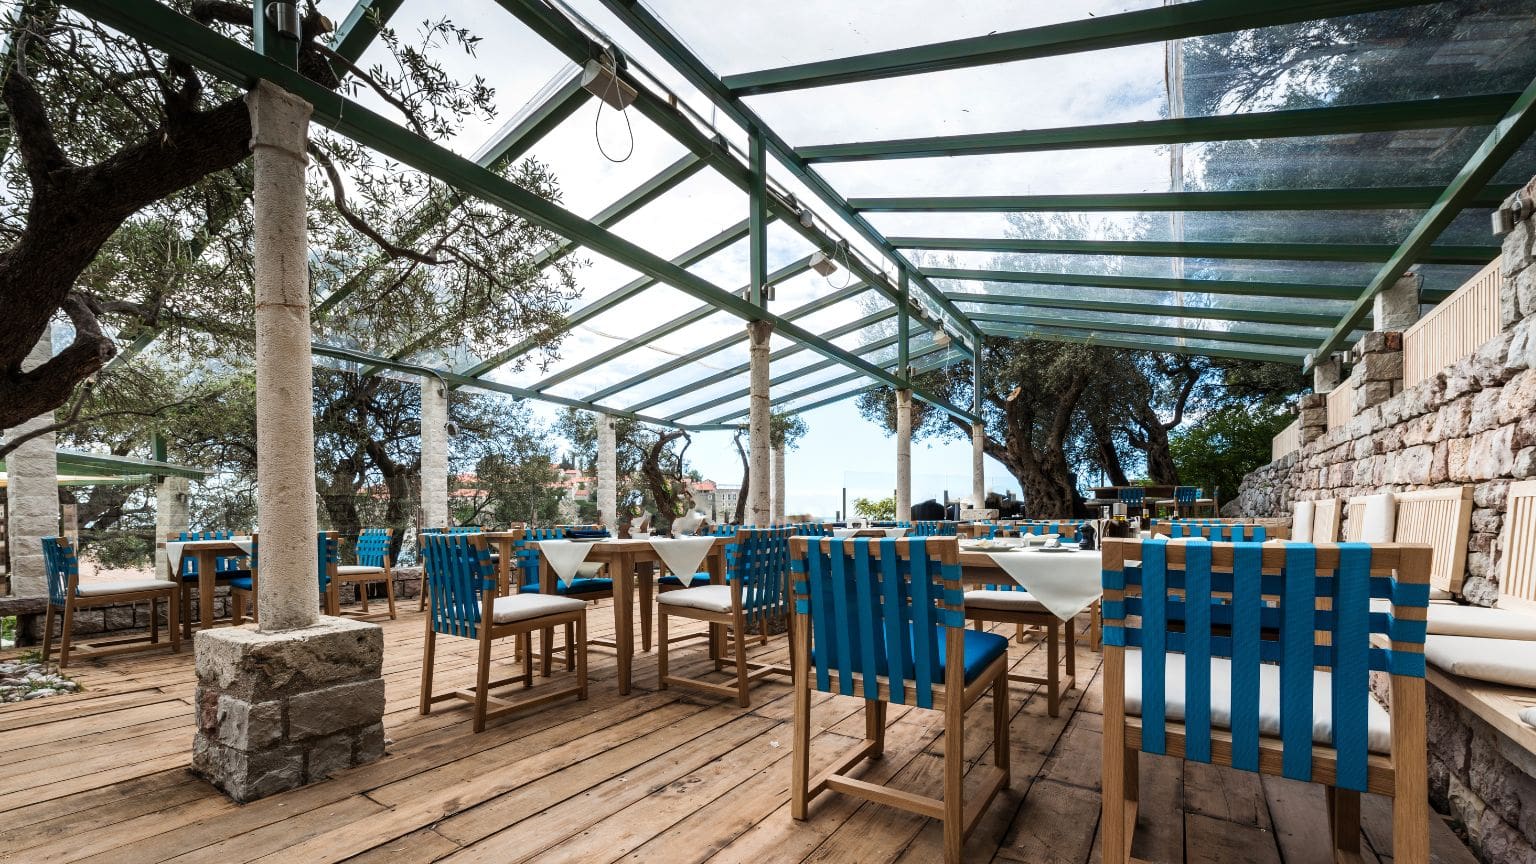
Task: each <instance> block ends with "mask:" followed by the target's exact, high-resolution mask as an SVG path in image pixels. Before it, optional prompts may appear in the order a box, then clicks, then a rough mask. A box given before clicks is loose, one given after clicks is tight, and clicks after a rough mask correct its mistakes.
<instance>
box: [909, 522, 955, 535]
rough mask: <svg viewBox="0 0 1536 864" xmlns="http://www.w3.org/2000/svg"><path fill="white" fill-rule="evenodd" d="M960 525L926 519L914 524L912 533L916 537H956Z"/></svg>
mask: <svg viewBox="0 0 1536 864" xmlns="http://www.w3.org/2000/svg"><path fill="white" fill-rule="evenodd" d="M959 526H960V523H959V522H950V521H948V520H940V519H925V520H922V521H918V522H913V523H912V531H911V532H910V533H911V534H912V535H913V536H915V537H954V536H955V535H956V534H957V533H958V529H959Z"/></svg>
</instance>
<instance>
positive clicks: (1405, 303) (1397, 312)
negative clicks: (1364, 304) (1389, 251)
mask: <svg viewBox="0 0 1536 864" xmlns="http://www.w3.org/2000/svg"><path fill="white" fill-rule="evenodd" d="M1423 287H1424V277H1423V276H1421V275H1419V274H1418V273H1404V274H1403V275H1401V276H1399V277H1397V281H1396V282H1394V283H1392V287H1391V288H1387V289H1384V290H1382V291H1381V293H1379V294H1377V295H1376V297H1375V298H1374V299H1373V301H1372V303H1373V304H1374V305H1373V306H1372V307H1371V308H1372V317H1371V321H1372V324H1373V325H1374V327H1373V329H1375V330H1377V331H1378V332H1388V331H1395V332H1399V333H1401V332H1402V331H1404V330H1407V329H1408V328H1409V327H1412V326H1413V322H1415V321H1417V320H1419V291H1420V289H1421V288H1423Z"/></svg>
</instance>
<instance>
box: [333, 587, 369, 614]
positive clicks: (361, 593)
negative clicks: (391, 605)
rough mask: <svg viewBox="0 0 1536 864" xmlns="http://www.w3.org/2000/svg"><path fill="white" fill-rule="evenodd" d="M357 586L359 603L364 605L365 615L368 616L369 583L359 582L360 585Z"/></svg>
mask: <svg viewBox="0 0 1536 864" xmlns="http://www.w3.org/2000/svg"><path fill="white" fill-rule="evenodd" d="M356 585H357V599H358V602H360V603H361V604H362V605H363V614H364V615H366V614H368V583H367V582H358V583H356ZM338 605H339V604H338Z"/></svg>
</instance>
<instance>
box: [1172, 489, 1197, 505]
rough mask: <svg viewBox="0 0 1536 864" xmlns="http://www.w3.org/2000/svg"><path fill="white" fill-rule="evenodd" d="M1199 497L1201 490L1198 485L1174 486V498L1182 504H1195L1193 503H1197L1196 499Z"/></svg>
mask: <svg viewBox="0 0 1536 864" xmlns="http://www.w3.org/2000/svg"><path fill="white" fill-rule="evenodd" d="M1199 497H1200V490H1199V489H1198V488H1197V487H1194V486H1175V487H1173V500H1174V501H1175V502H1176V503H1178V504H1180V505H1189V504H1193V503H1195V499H1196V498H1199Z"/></svg>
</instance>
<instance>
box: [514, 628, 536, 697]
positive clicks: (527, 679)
mask: <svg viewBox="0 0 1536 864" xmlns="http://www.w3.org/2000/svg"><path fill="white" fill-rule="evenodd" d="M514 641H515V642H516V643H517V648H516V649H515V652H516V653H517V654H520V655H521V656H522V658H523V686H524V687H532V686H533V631H532V630H525V631H523V632H522V633H519V634H517V639H516V640H514Z"/></svg>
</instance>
